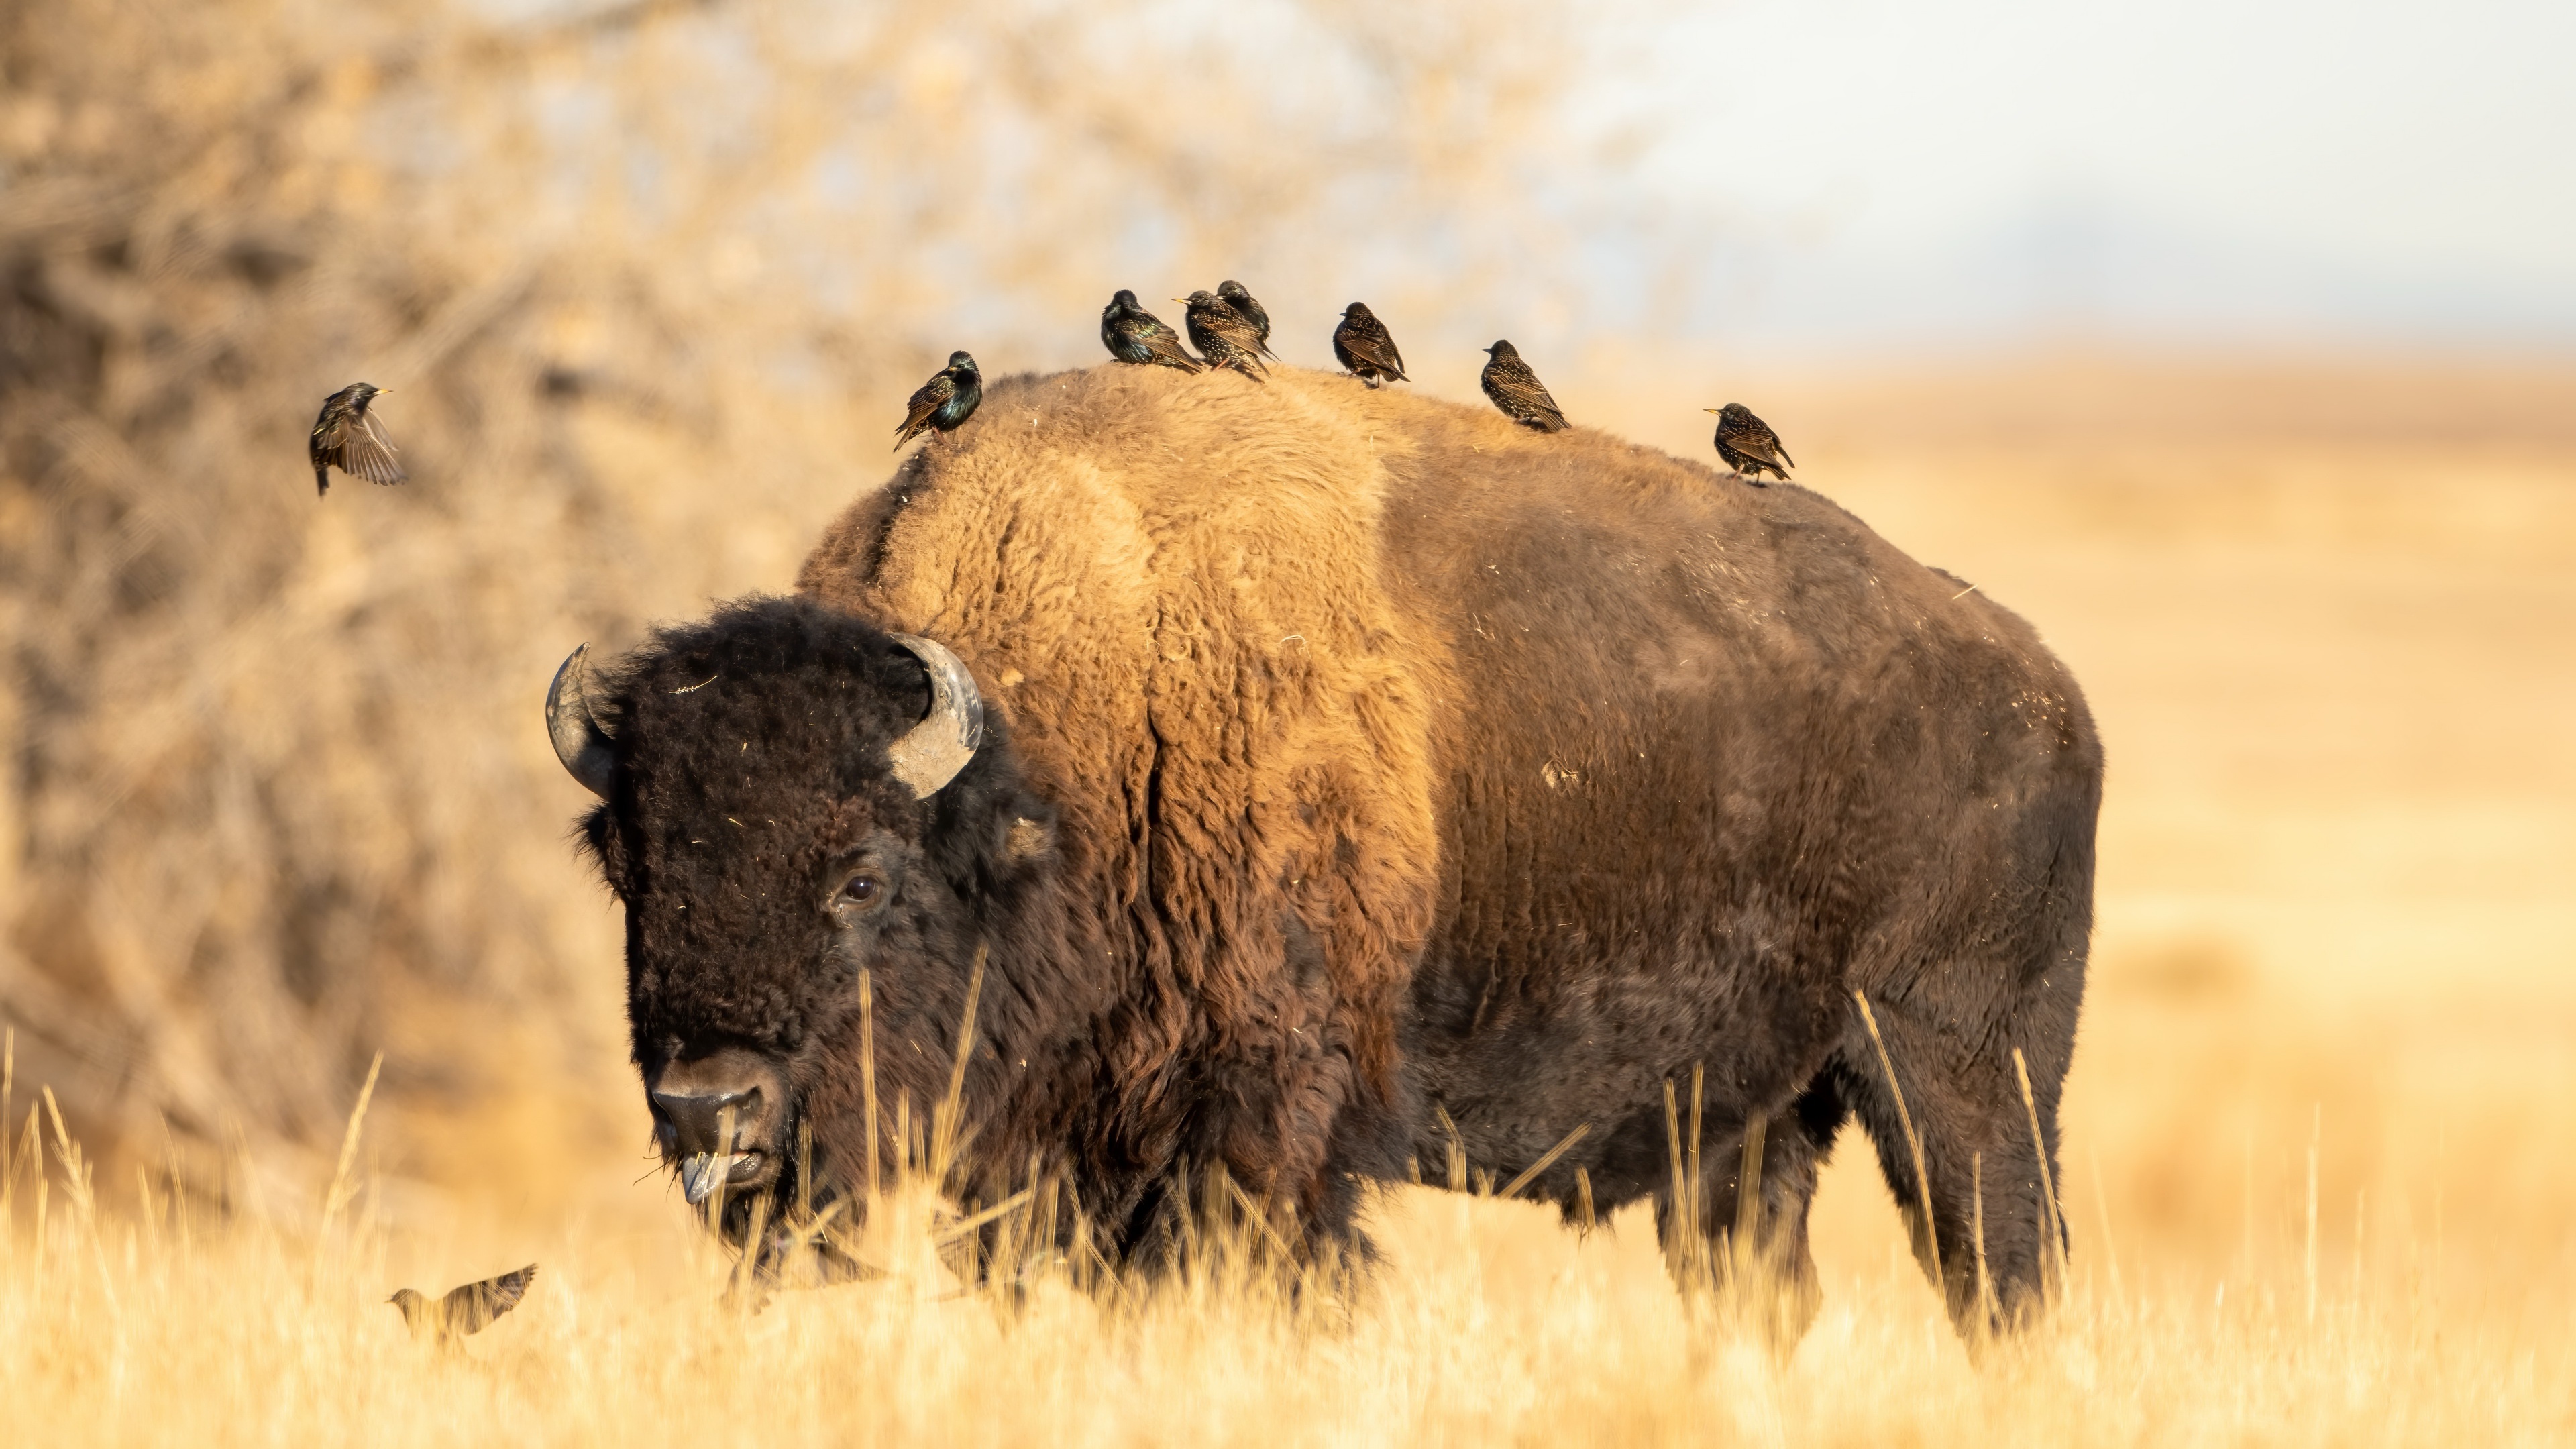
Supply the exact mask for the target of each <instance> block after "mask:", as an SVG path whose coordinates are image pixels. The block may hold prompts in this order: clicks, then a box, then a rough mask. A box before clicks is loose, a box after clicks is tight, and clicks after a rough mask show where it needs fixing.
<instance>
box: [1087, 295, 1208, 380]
mask: <svg viewBox="0 0 2576 1449" xmlns="http://www.w3.org/2000/svg"><path fill="white" fill-rule="evenodd" d="M1100 342H1101V345H1102V346H1104V347H1106V348H1108V349H1109V355H1110V356H1112V357H1114V358H1117V359H1118V360H1119V361H1120V362H1133V363H1139V364H1151V365H1154V366H1159V367H1177V368H1179V369H1180V370H1181V371H1183V372H1196V371H1198V370H1199V369H1200V368H1202V367H1204V366H1206V365H1207V364H1205V363H1203V362H1201V361H1199V360H1198V359H1197V358H1195V357H1192V356H1190V350H1189V349H1188V348H1186V347H1183V346H1182V345H1181V338H1180V334H1179V333H1177V332H1174V331H1173V330H1172V329H1171V328H1169V327H1166V326H1164V325H1163V320H1162V319H1161V318H1159V317H1157V316H1155V315H1154V314H1153V313H1151V312H1148V311H1146V310H1145V309H1144V308H1143V307H1141V306H1139V305H1137V302H1136V294H1135V293H1133V292H1120V293H1119V294H1118V295H1117V296H1115V297H1112V298H1110V299H1109V305H1108V306H1106V307H1103V308H1101V309H1100Z"/></svg>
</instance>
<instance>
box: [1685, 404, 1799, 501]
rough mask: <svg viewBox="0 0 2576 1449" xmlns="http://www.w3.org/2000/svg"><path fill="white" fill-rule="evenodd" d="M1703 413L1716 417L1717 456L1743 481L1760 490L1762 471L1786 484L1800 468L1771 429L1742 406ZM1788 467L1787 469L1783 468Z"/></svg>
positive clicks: (1706, 410)
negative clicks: (1713, 414)
mask: <svg viewBox="0 0 2576 1449" xmlns="http://www.w3.org/2000/svg"><path fill="white" fill-rule="evenodd" d="M1700 411H1701V412H1704V413H1715V414H1717V456H1719V457H1721V458H1724V459H1725V460H1726V466H1728V467H1730V468H1732V469H1734V470H1735V471H1736V472H1738V473H1741V474H1743V475H1744V481H1745V482H1747V483H1750V484H1752V485H1753V486H1755V487H1757V488H1759V487H1761V486H1762V470H1763V469H1765V468H1768V469H1770V470H1771V476H1772V477H1774V478H1777V479H1780V480H1781V481H1782V482H1787V481H1788V478H1789V473H1788V470H1789V469H1790V468H1795V467H1797V466H1798V460H1797V459H1795V458H1792V457H1790V456H1789V450H1788V449H1786V448H1784V447H1781V446H1780V436H1779V434H1777V433H1774V432H1772V431H1771V426H1770V424H1768V423H1765V422H1763V421H1762V420H1761V419H1760V418H1757V417H1755V416H1754V415H1753V410H1752V409H1751V408H1748V407H1746V406H1745V405H1744V404H1742V403H1728V404H1727V405H1726V406H1724V407H1722V408H1702V409H1700ZM1784 465H1785V466H1784Z"/></svg>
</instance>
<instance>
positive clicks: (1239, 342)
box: [1190, 307, 1261, 357]
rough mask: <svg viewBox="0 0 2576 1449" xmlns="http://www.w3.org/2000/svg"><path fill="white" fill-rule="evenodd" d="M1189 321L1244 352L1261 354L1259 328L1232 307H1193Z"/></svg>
mask: <svg viewBox="0 0 2576 1449" xmlns="http://www.w3.org/2000/svg"><path fill="white" fill-rule="evenodd" d="M1190 321H1191V322H1192V323H1194V324H1196V325H1197V326H1199V327H1202V328H1205V329H1206V330H1207V332H1208V333H1209V334H1210V335H1211V336H1216V337H1222V338H1224V339H1225V340H1226V341H1228V342H1231V343H1233V344H1234V345H1235V346H1236V347H1237V348H1239V349H1241V350H1243V351H1245V352H1248V353H1251V354H1252V355H1254V356H1256V357H1258V356H1259V355H1260V354H1261V329H1260V328H1258V327H1255V326H1253V325H1252V322H1251V320H1250V319H1249V318H1247V317H1245V316H1244V315H1243V314H1242V313H1240V312H1237V311H1236V310H1234V309H1233V308H1232V307H1193V308H1191V309H1190Z"/></svg>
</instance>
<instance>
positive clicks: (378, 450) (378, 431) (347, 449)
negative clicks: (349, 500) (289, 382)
mask: <svg viewBox="0 0 2576 1449" xmlns="http://www.w3.org/2000/svg"><path fill="white" fill-rule="evenodd" d="M387 391H388V389H385V388H381V387H376V386H374V385H372V384H370V383H363V382H353V383H351V384H349V385H348V386H347V387H344V388H342V389H340V390H339V391H338V392H335V393H333V394H331V395H330V396H329V397H326V398H324V399H323V400H322V414H321V416H319V417H317V418H315V419H314V420H313V437H312V439H311V441H309V442H307V443H306V444H305V446H304V452H305V456H307V457H309V458H311V459H312V460H313V493H314V496H315V497H320V496H322V495H324V494H327V493H329V492H330V491H331V469H332V468H333V467H335V466H336V467H338V468H339V470H340V471H341V472H343V473H346V474H348V475H349V476H350V477H352V478H364V479H366V480H367V481H368V482H370V483H400V482H401V481H403V480H404V479H406V478H408V477H410V476H411V475H410V474H409V473H406V472H404V471H403V465H402V464H400V463H398V462H396V461H394V440H393V437H392V435H391V434H389V433H387V432H386V431H385V425H384V424H383V423H380V422H377V421H376V420H375V418H374V417H373V416H372V415H370V414H369V413H368V412H367V404H369V403H371V402H374V401H375V400H376V399H377V398H379V397H382V396H383V395H384V394H385V393H386V392H387Z"/></svg>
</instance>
